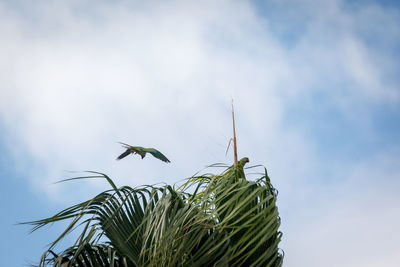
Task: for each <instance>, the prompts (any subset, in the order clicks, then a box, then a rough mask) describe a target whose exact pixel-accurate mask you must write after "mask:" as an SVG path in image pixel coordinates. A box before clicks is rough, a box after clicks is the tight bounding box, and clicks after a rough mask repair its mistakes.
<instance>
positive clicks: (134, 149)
mask: <svg viewBox="0 0 400 267" xmlns="http://www.w3.org/2000/svg"><path fill="white" fill-rule="evenodd" d="M120 144H122V145H123V146H124V147H125V148H126V151H125V152H124V153H122V154H121V155H119V157H118V158H117V160H120V159H123V158H125V157H126V156H128V155H129V154H139V155H140V156H141V157H142V159H143V158H144V157H145V156H146V153H147V152H149V153H150V154H152V155H153V156H154V157H155V158H158V159H159V160H162V161H164V162H167V163H168V162H170V161H169V159H167V157H166V156H164V155H163V154H162V153H161V152H160V151H158V150H157V149H154V148H145V147H140V146H130V145H128V144H124V143H121V142H120Z"/></svg>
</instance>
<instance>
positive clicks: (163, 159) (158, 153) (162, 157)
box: [145, 148, 170, 163]
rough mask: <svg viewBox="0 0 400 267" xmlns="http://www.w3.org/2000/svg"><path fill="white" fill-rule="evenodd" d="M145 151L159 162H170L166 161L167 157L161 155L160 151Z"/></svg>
mask: <svg viewBox="0 0 400 267" xmlns="http://www.w3.org/2000/svg"><path fill="white" fill-rule="evenodd" d="M145 150H146V152H149V153H150V154H152V155H153V156H154V157H155V158H157V159H159V160H162V161H164V162H167V163H168V162H170V161H169V159H167V157H166V156H164V154H163V153H161V152H160V151H158V150H157V149H154V148H146V149H145Z"/></svg>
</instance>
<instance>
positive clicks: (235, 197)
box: [29, 158, 283, 266]
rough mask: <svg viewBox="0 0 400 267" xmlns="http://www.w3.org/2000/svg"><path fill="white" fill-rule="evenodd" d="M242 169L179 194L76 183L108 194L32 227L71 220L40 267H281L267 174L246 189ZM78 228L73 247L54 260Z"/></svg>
mask: <svg viewBox="0 0 400 267" xmlns="http://www.w3.org/2000/svg"><path fill="white" fill-rule="evenodd" d="M247 162H248V159H247V158H243V159H242V160H240V161H239V162H238V164H237V166H235V165H232V166H230V167H227V166H223V167H225V168H226V167H227V168H226V170H225V171H223V172H222V173H221V174H219V175H214V174H206V175H198V176H193V177H191V178H189V179H187V180H185V181H184V183H183V184H182V185H180V186H179V187H178V186H177V185H175V186H169V185H165V186H161V187H156V186H143V187H138V188H132V187H129V186H123V187H117V186H116V185H115V184H114V182H113V181H112V180H111V179H110V178H109V177H108V176H107V175H105V174H102V173H98V172H91V173H90V175H88V176H85V177H77V178H73V179H89V178H104V179H106V180H107V181H108V183H109V184H110V186H111V189H109V190H107V191H104V192H102V193H100V194H98V195H97V196H95V197H94V198H92V199H89V200H87V201H85V202H82V203H79V204H77V205H74V206H72V207H69V208H67V209H65V210H63V211H61V212H59V213H57V214H56V215H54V216H52V217H50V218H46V219H43V220H38V221H34V222H30V223H29V224H32V225H34V227H33V230H32V231H35V230H37V229H39V228H41V227H42V226H44V225H46V224H49V223H53V222H57V221H61V220H67V219H71V220H72V221H71V223H70V224H69V226H68V227H67V228H66V229H65V231H64V232H63V233H61V235H60V236H59V237H58V238H57V239H56V240H55V241H54V242H53V243H52V244H51V245H50V247H49V249H48V250H47V251H46V252H45V253H44V254H43V256H42V258H41V260H40V263H39V266H48V265H53V266H281V265H282V259H283V256H282V254H281V253H280V251H279V249H278V243H279V241H280V239H281V233H280V232H279V231H278V228H279V225H280V218H279V215H278V209H277V206H276V196H277V192H276V190H275V189H274V188H273V186H272V185H271V182H270V179H269V177H268V174H267V170H266V169H265V168H264V171H263V173H262V174H261V176H260V178H259V179H257V180H256V181H248V180H247V179H246V177H245V172H244V165H245V164H246V163H247ZM214 167H221V165H214ZM69 180H71V179H69ZM79 225H82V226H81V227H80V228H78V229H80V230H81V231H82V232H81V233H80V235H79V238H78V239H77V240H76V242H75V244H74V245H73V246H71V247H69V248H67V249H65V250H64V251H62V252H60V253H58V254H56V253H55V252H53V249H54V246H55V245H56V244H57V243H58V242H59V241H60V240H61V239H62V238H63V237H64V236H65V235H67V234H68V233H70V232H71V231H72V230H73V229H74V228H76V227H77V226H79Z"/></svg>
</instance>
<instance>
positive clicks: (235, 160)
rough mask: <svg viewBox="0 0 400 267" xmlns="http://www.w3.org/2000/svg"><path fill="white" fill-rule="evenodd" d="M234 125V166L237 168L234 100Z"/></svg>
mask: <svg viewBox="0 0 400 267" xmlns="http://www.w3.org/2000/svg"><path fill="white" fill-rule="evenodd" d="M232 124H233V154H234V166H235V168H237V166H238V157H237V144H236V129H235V111H234V109H233V99H232Z"/></svg>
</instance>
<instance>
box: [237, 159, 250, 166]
mask: <svg viewBox="0 0 400 267" xmlns="http://www.w3.org/2000/svg"><path fill="white" fill-rule="evenodd" d="M248 162H250V160H249V158H248V157H244V158H242V159H241V160H239V162H238V165H239V166H244V165H245V164H246V163H248Z"/></svg>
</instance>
